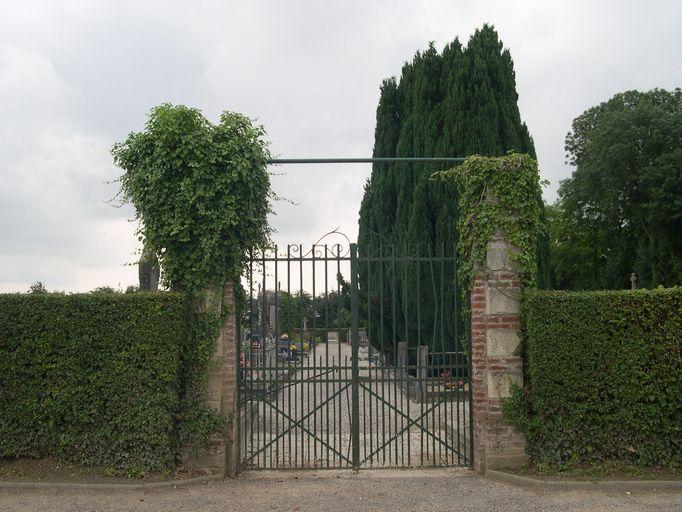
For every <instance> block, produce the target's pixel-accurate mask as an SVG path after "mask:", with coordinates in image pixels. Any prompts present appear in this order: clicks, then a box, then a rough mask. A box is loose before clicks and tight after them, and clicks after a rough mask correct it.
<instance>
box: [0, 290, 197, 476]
mask: <svg viewBox="0 0 682 512" xmlns="http://www.w3.org/2000/svg"><path fill="white" fill-rule="evenodd" d="M185 339H186V306H185V301H184V298H183V297H182V296H181V295H179V294H174V293H163V294H161V293H156V294H152V293H136V294H128V295H123V294H105V293H98V294H83V295H55V294H31V295H19V294H16V295H0V456H2V457H8V456H11V457H21V456H28V457H41V456H55V457H57V458H58V459H60V460H63V461H67V462H72V463H77V464H83V465H103V466H106V467H107V468H109V469H110V470H111V471H113V472H117V473H125V474H128V475H139V474H144V473H146V472H150V471H167V470H169V469H171V468H172V467H173V466H174V464H175V462H176V456H177V450H178V447H177V441H176V437H178V428H177V425H176V422H175V415H176V413H177V410H178V407H179V404H180V396H179V384H178V382H179V373H180V365H181V360H182V357H181V356H182V353H181V352H182V350H183V348H182V347H183V346H184V344H185Z"/></svg>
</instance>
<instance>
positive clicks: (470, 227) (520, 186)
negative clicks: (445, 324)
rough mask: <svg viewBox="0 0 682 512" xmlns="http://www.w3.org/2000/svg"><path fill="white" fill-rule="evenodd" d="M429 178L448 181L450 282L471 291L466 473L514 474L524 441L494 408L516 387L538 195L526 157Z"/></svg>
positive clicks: (468, 164) (478, 161) (477, 163)
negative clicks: (453, 273)
mask: <svg viewBox="0 0 682 512" xmlns="http://www.w3.org/2000/svg"><path fill="white" fill-rule="evenodd" d="M433 178H434V179H442V180H449V179H454V180H455V183H456V184H457V193H458V196H459V197H458V208H459V216H458V220H457V229H458V235H459V241H458V242H457V251H458V253H459V255H460V259H459V266H458V269H457V280H458V282H459V285H460V288H461V289H462V290H465V291H471V311H470V314H471V387H472V395H473V420H474V439H473V448H474V466H475V469H476V470H477V471H479V472H485V470H486V469H495V468H503V467H510V468H511V467H517V466H519V465H522V464H524V463H525V462H526V455H525V445H526V443H525V438H524V436H523V434H522V433H520V432H518V431H517V430H516V429H515V428H514V427H512V425H511V424H510V423H509V422H508V421H507V420H506V419H505V417H504V415H503V413H502V404H503V402H504V400H505V399H506V398H509V397H511V395H512V392H513V391H514V389H516V387H515V385H516V386H519V387H521V386H523V360H522V358H521V348H520V346H521V340H520V337H519V331H520V328H521V318H520V312H521V296H522V291H523V288H524V287H535V286H537V273H538V271H537V269H538V237H539V236H540V235H542V234H543V233H545V225H544V223H543V221H542V218H543V216H542V209H543V204H542V189H541V188H540V177H539V172H538V164H537V161H536V160H534V159H533V158H531V157H530V156H528V155H522V154H517V153H509V154H507V155H505V156H501V157H483V156H478V155H474V156H470V157H468V158H467V159H466V160H465V161H464V163H463V164H462V165H460V166H458V167H455V168H454V169H451V170H448V171H443V172H439V173H436V174H435V175H434V176H433Z"/></svg>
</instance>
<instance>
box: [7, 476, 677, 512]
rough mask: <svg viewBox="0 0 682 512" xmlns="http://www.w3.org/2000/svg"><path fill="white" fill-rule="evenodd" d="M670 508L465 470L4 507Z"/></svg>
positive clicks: (225, 485)
mask: <svg viewBox="0 0 682 512" xmlns="http://www.w3.org/2000/svg"><path fill="white" fill-rule="evenodd" d="M55 510H57V511H78V512H80V511H82V512H86V511H87V512H105V511H150V512H151V511H163V512H169V511H202V512H204V511H205V512H211V511H221V512H230V511H249V512H255V511H261V510H262V511H297V512H306V511H310V512H321V511H329V512H355V511H357V512H371V511H422V510H423V511H428V512H438V511H446V510H447V511H477V512H492V511H501V512H502V511H504V512H514V511H524V512H528V511H553V512H561V511H575V512H583V511H585V512H586V511H614V512H615V511H618V512H629V511H633V512H634V511H670V512H673V511H674V512H679V511H680V510H682V494H680V493H674V492H653V491H647V492H638V491H628V490H627V488H624V489H622V490H613V491H599V490H594V491H561V492H558V491H551V492H543V491H536V490H532V489H526V488H521V487H515V486H511V485H508V484H503V483H498V482H494V481H490V480H487V479H485V478H482V477H479V476H477V475H474V474H472V473H471V472H469V471H467V470H462V469H448V470H366V471H360V472H359V473H357V474H353V473H351V472H350V471H287V472H251V473H247V474H246V475H245V476H243V477H241V478H240V479H237V480H227V481H220V482H210V483H208V484H202V485H195V486H190V487H179V488H169V489H149V490H111V491H108V490H82V489H79V490H66V489H59V490H6V489H0V511H3V512H12V511H21V512H38V511H50V512H52V511H55Z"/></svg>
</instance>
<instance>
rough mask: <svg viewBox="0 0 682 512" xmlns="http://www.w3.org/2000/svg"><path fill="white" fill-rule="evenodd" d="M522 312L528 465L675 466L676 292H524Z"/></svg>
mask: <svg viewBox="0 0 682 512" xmlns="http://www.w3.org/2000/svg"><path fill="white" fill-rule="evenodd" d="M522 314H523V331H524V333H523V336H524V344H525V348H524V350H525V351H526V354H525V364H526V372H527V375H526V377H527V386H526V388H525V390H524V397H523V399H522V400H523V402H525V403H524V404H523V405H524V407H525V411H524V414H522V416H524V418H523V419H522V420H521V421H519V422H518V423H520V426H521V427H522V428H523V429H524V430H525V431H526V434H527V437H528V452H529V455H530V456H531V459H532V460H534V461H536V462H540V463H545V464H550V465H563V464H569V465H570V464H575V463H584V462H601V461H607V460H621V461H627V462H632V463H637V464H646V465H661V466H669V467H679V466H681V465H682V355H681V350H682V288H679V287H678V288H672V289H658V290H640V291H634V292H633V291H609V292H548V291H529V292H528V293H526V295H525V297H524V300H523V313H522ZM517 399H519V396H518V395H517ZM512 402H513V401H512ZM509 409H512V414H511V415H512V416H513V415H514V414H513V409H514V408H513V407H511V408H510V407H509V406H507V410H509ZM517 412H518V408H517ZM518 419H519V418H517V420H518Z"/></svg>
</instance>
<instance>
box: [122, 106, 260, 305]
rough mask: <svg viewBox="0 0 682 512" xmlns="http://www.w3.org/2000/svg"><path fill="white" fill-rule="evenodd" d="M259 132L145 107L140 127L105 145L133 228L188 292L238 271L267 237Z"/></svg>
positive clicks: (169, 277)
mask: <svg viewBox="0 0 682 512" xmlns="http://www.w3.org/2000/svg"><path fill="white" fill-rule="evenodd" d="M263 136H264V131H263V129H262V128H261V127H259V126H254V125H253V124H252V122H251V121H250V120H249V119H248V118H247V117H245V116H243V115H241V114H237V113H234V112H224V113H223V114H222V116H221V117H220V123H218V124H212V123H210V122H209V121H208V120H206V118H204V116H203V115H202V114H201V112H200V111H199V110H197V109H194V108H188V107H185V106H182V105H178V106H176V105H170V104H164V105H161V106H158V107H156V108H154V109H152V111H151V113H150V116H149V121H148V122H147V126H146V130H145V131H143V132H140V133H131V134H130V135H129V136H128V138H127V139H126V140H125V142H123V143H119V144H115V145H114V147H113V149H112V154H113V156H114V161H115V163H116V164H117V165H118V166H119V167H121V168H122V169H123V170H124V171H125V172H124V174H123V175H122V176H121V178H120V183H121V193H122V196H123V199H124V200H127V201H129V202H131V203H132V204H133V206H134V207H135V211H136V215H137V219H138V220H139V222H140V224H139V229H138V234H139V238H140V240H141V241H142V242H143V244H144V245H145V247H152V248H153V249H154V251H156V255H157V257H158V259H159V263H160V264H161V268H162V279H163V281H164V283H165V284H166V285H168V286H169V287H170V288H171V289H174V290H178V291H183V292H186V293H188V294H190V295H193V294H195V293H198V292H200V291H201V290H204V289H206V288H209V287H212V286H220V285H221V284H222V283H224V282H225V280H226V279H227V278H228V277H230V276H239V275H241V272H242V269H243V268H244V265H245V261H246V257H247V251H248V250H249V249H251V248H253V247H257V246H262V245H265V244H266V242H267V241H268V239H269V228H268V223H267V215H268V213H269V212H270V198H271V192H270V178H269V174H268V172H267V169H266V166H267V160H268V157H269V152H268V150H267V145H266V143H265V141H264V140H263Z"/></svg>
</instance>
